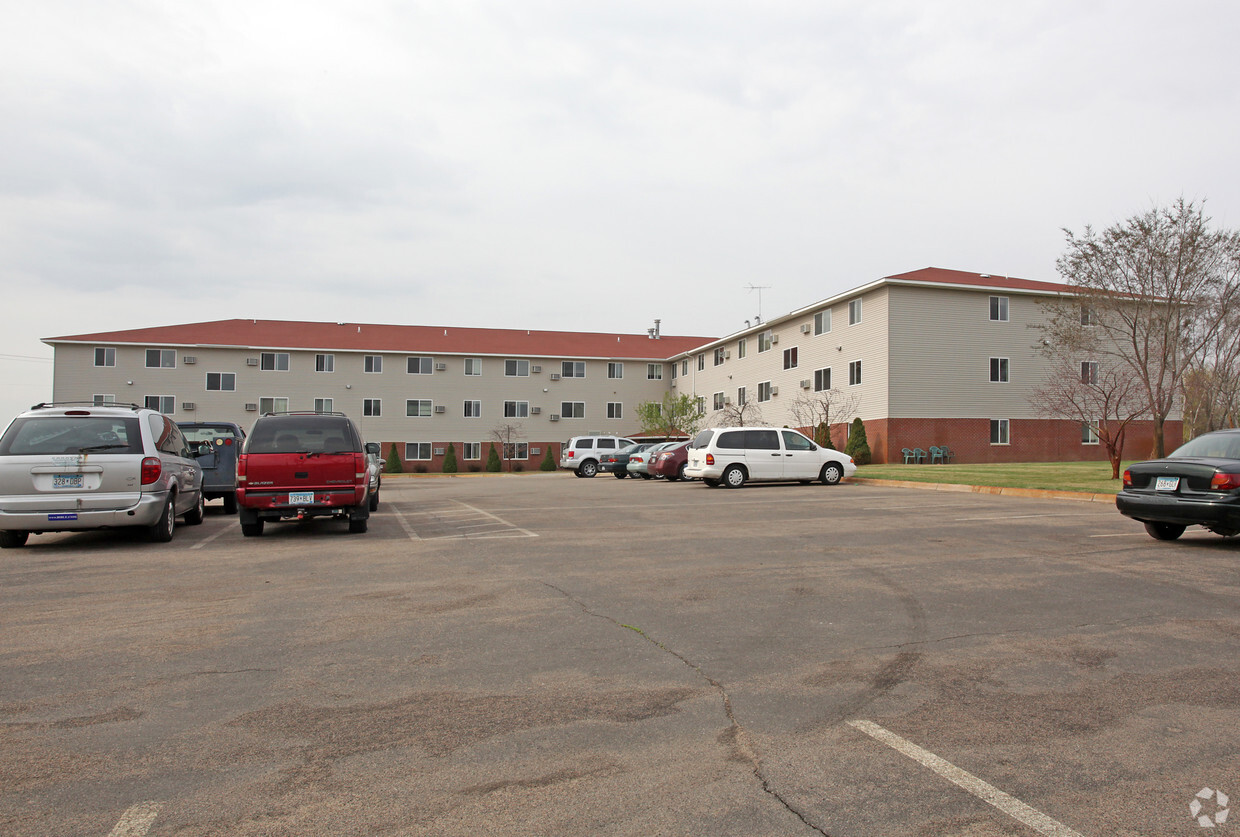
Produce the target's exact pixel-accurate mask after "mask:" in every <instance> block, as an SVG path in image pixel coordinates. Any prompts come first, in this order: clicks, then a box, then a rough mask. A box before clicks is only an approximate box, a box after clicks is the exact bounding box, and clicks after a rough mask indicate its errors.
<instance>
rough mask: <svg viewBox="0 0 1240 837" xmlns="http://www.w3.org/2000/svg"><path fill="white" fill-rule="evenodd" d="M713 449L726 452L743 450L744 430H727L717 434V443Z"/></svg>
mask: <svg viewBox="0 0 1240 837" xmlns="http://www.w3.org/2000/svg"><path fill="white" fill-rule="evenodd" d="M715 447H717V448H724V449H726V450H743V449H744V448H745V447H747V445H746V444H745V431H744V430H729V431H727V432H725V433H720V434H719V441H717V442H715Z"/></svg>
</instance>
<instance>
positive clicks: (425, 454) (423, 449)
mask: <svg viewBox="0 0 1240 837" xmlns="http://www.w3.org/2000/svg"><path fill="white" fill-rule="evenodd" d="M430 458H431V443H430V442H405V459H406V460H407V461H409V462H419V461H421V462H426V461H427V460H429V459H430Z"/></svg>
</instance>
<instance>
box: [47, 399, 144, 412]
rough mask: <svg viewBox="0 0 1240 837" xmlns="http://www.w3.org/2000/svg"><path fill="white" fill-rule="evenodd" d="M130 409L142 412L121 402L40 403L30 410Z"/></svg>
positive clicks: (138, 408)
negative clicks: (70, 408) (66, 408)
mask: <svg viewBox="0 0 1240 837" xmlns="http://www.w3.org/2000/svg"><path fill="white" fill-rule="evenodd" d="M82 405H85V406H87V407H128V408H129V409H131V410H141V409H142V408H141V407H139V406H138V405H137V404H126V403H124V402H121V401H114V402H111V403H108V404H96V403H95V402H94V401H40V402H39V403H38V404H35V405H34V406H32V407H31V408H30V409H32V410H50V409H52V408H54V407H80V406H82Z"/></svg>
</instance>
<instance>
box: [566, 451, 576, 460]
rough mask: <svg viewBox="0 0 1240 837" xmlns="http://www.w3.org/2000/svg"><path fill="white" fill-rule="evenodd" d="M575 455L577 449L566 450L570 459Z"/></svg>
mask: <svg viewBox="0 0 1240 837" xmlns="http://www.w3.org/2000/svg"><path fill="white" fill-rule="evenodd" d="M576 455H577V451H575V450H570V451H569V452H568V458H569V459H572V458H573V457H574V456H576Z"/></svg>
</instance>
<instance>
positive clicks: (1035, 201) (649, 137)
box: [0, 0, 1240, 425]
mask: <svg viewBox="0 0 1240 837" xmlns="http://www.w3.org/2000/svg"><path fill="white" fill-rule="evenodd" d="M1238 24H1240V4H1236V3H1234V2H1230V0H1218V2H1192V0H1189V2H1181V3H1177V4H1169V3H1166V2H1165V0H1164V1H1162V2H1152V0H1123V2H1092V1H1091V0H1072V1H1071V2H1037V0H1032V2H1022V3H1019V4H1017V3H995V2H993V0H991V1H990V2H966V1H965V0H958V1H957V2H926V0H908V1H907V2H879V1H876V2H871V3H856V2H848V3H842V2H825V1H824V0H806V1H805V2H772V0H765V2H727V1H726V0H711V2H676V0H657V1H656V0H627V1H626V2H623V3H591V2H581V0H574V1H573V2H569V0H538V1H537V2H530V0H496V2H464V1H463V0H442V2H433V3H431V2H378V0H376V1H375V2H371V1H370V0H350V2H348V3H345V2H322V0H295V1H294V0H289V2H267V0H239V1H238V2H209V1H208V0H195V1H194V2H167V0H158V2H156V1H155V0H150V2H145V1H142V0H139V1H138V2H120V1H119V0H80V2H79V1H78V0H38V2H25V3H20V2H12V3H7V4H5V14H4V26H3V27H0V114H3V118H2V119H0V216H2V217H0V254H2V255H0V292H2V293H3V306H2V309H0V310H3V312H4V328H3V329H0V413H2V415H0V425H2V424H3V423H6V422H7V420H8V418H9V417H11V415H12V414H13V413H14V412H15V411H17V410H18V409H21V408H24V407H25V406H28V405H29V404H31V403H33V402H35V401H37V400H42V399H47V398H50V397H51V394H52V393H51V362H50V359H51V349H50V348H49V347H47V346H45V345H44V344H42V343H40V342H39V340H40V338H43V337H51V336H59V335H65V334H76V333H83V332H91V331H102V330H115V329H125V328H137V327H143V326H152V325H166V324H170V323H178V322H195V321H201V320H213V319H224V318H231V317H260V318H270V319H302V320H326V321H338V320H348V321H357V322H385V323H414V324H425V325H453V326H488V327H519V328H541V329H557V330H591V331H608V332H610V331H619V332H635V333H638V332H644V331H645V329H646V328H647V327H649V326H650V325H651V324H652V321H653V320H654V318H656V317H658V318H661V319H662V321H663V330H664V332H665V333H668V334H696V335H709V336H722V335H724V334H728V333H731V332H732V331H734V330H736V329H737V328H739V327H742V326H743V324H744V320H746V319H749V318H752V317H753V316H754V315H755V314H757V313H758V305H759V298H758V293H757V292H755V291H753V290H750V289H749V288H750V287H751V286H765V289H764V290H763V291H762V292H761V305H762V311H761V313H762V315H763V318H764V319H768V318H771V317H774V316H777V315H779V314H782V313H786V312H787V311H790V310H792V309H795V308H799V307H801V306H804V305H808V304H810V303H812V302H814V301H816V300H819V299H822V298H824V297H827V296H830V295H832V294H834V293H838V292H840V291H844V290H847V289H848V288H851V287H854V286H857V285H860V284H862V283H865V282H869V281H871V280H873V279H877V278H879V277H881V276H886V275H890V274H893V273H902V272H905V271H908V270H915V269H917V268H922V267H931V266H933V267H945V268H954V269H961V270H976V271H978V272H987V273H994V274H1006V275H1012V276H1020V277H1023V278H1028V279H1040V280H1049V281H1055V280H1057V279H1058V276H1057V274H1056V272H1055V259H1056V257H1057V256H1058V255H1059V254H1060V253H1061V252H1062V250H1063V244H1064V236H1063V232H1062V228H1064V227H1068V228H1071V229H1073V230H1076V231H1078V232H1079V231H1080V230H1081V228H1082V227H1083V226H1084V225H1085V224H1093V225H1094V226H1095V227H1100V228H1101V227H1106V226H1110V225H1111V224H1114V223H1116V222H1118V221H1121V220H1123V219H1125V218H1127V217H1129V216H1131V215H1134V214H1136V213H1139V212H1143V211H1145V210H1148V209H1149V208H1151V207H1152V206H1155V205H1165V204H1168V203H1170V202H1171V201H1173V200H1175V199H1176V198H1178V197H1180V196H1184V197H1186V198H1188V199H1192V200H1197V201H1202V200H1204V201H1205V205H1206V211H1207V214H1208V215H1210V216H1212V217H1213V218H1214V221H1215V224H1216V225H1217V226H1223V227H1228V228H1234V227H1237V226H1240V207H1238V206H1237V201H1238V200H1240V166H1238V164H1237V148H1240V143H1238V142H1237V140H1238V138H1240V137H1238V131H1237V128H1238V127H1240V102H1237V98H1238V95H1240V94H1238V91H1240V61H1237V60H1236V58H1235V53H1234V47H1235V38H1236V34H1237V32H1238V31H1240V26H1238Z"/></svg>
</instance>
